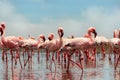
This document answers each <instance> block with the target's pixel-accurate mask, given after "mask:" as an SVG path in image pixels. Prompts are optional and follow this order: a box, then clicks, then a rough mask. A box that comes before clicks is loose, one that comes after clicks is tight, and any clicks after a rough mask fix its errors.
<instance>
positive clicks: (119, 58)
mask: <svg viewBox="0 0 120 80" xmlns="http://www.w3.org/2000/svg"><path fill="white" fill-rule="evenodd" d="M119 60H120V54H119V57H118V59H117V63H116V65H115V70H116V68H117V65H118V62H119Z"/></svg>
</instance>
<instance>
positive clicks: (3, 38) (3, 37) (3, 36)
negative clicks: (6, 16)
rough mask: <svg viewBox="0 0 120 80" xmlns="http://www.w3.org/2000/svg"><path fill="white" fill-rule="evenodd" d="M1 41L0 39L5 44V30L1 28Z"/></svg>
mask: <svg viewBox="0 0 120 80" xmlns="http://www.w3.org/2000/svg"><path fill="white" fill-rule="evenodd" d="M1 41H2V43H3V44H4V45H5V46H6V44H5V41H6V40H5V30H3V34H2V37H1Z"/></svg>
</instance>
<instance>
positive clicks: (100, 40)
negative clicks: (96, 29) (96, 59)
mask: <svg viewBox="0 0 120 80" xmlns="http://www.w3.org/2000/svg"><path fill="white" fill-rule="evenodd" d="M95 42H96V44H97V48H98V49H99V48H100V49H101V51H102V55H103V59H104V58H105V49H106V47H107V48H109V41H108V39H107V38H106V37H104V36H97V37H96V38H95ZM109 60H110V56H109Z"/></svg>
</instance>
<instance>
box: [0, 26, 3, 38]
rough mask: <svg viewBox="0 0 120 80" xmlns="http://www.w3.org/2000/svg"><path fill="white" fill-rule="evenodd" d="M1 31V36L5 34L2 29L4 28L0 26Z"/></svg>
mask: <svg viewBox="0 0 120 80" xmlns="http://www.w3.org/2000/svg"><path fill="white" fill-rule="evenodd" d="M0 32H1V36H2V35H3V30H2V28H1V27H0Z"/></svg>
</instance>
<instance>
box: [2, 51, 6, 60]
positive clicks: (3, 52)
mask: <svg viewBox="0 0 120 80" xmlns="http://www.w3.org/2000/svg"><path fill="white" fill-rule="evenodd" d="M4 55H5V51H4V50H2V60H3V61H4Z"/></svg>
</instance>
